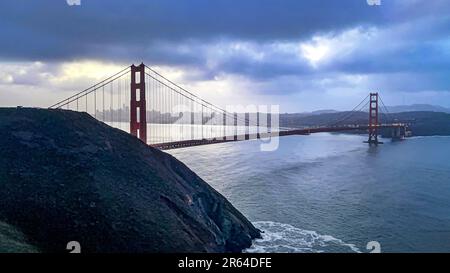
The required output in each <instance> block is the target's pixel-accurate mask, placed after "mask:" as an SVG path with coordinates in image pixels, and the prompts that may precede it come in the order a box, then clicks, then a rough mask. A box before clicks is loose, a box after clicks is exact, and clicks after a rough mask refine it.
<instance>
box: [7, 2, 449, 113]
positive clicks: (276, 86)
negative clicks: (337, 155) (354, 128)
mask: <svg viewBox="0 0 450 273" xmlns="http://www.w3.org/2000/svg"><path fill="white" fill-rule="evenodd" d="M448 14H450V5H448V2H447V1H446V0H435V1H425V0H415V1H411V0H392V1H382V5H381V6H379V7H373V6H369V5H367V3H366V1H365V0H346V1H335V0H317V1H298V0H285V1H282V2H280V1H273V0H246V1H239V2H237V1H229V0H215V1H212V0H190V1H176V0H153V1H139V0H128V1H113V0H111V1H102V0H90V1H83V3H82V5H81V6H78V7H71V6H68V5H67V3H66V2H65V1H63V0H61V1H54V0H40V1H27V0H4V1H1V2H0V25H1V26H2V27H1V28H0V37H2V38H1V39H2V42H1V43H0V89H2V90H3V94H5V93H6V92H9V91H5V90H8V89H9V87H11V86H16V87H17V86H21V88H25V87H27V88H34V90H38V89H39V90H40V89H44V88H47V89H48V90H53V91H54V92H58V94H60V93H64V92H69V91H68V90H78V89H83V88H84V87H86V86H89V85H91V84H92V83H93V82H95V81H97V80H98V79H99V77H101V76H102V75H107V73H114V72H116V71H114V70H115V69H116V68H117V70H120V69H121V67H122V66H125V65H128V64H131V63H133V62H134V63H140V62H141V61H145V62H146V63H148V64H149V65H152V66H156V67H158V68H159V69H161V70H163V71H164V73H168V74H169V75H170V76H173V77H174V78H175V80H176V81H177V82H180V83H182V84H184V85H185V86H188V87H190V88H192V89H194V90H196V88H198V90H199V92H200V93H202V94H203V95H206V96H210V98H211V99H214V97H215V95H217V96H218V97H220V100H221V101H226V100H229V99H231V98H232V97H233V96H234V95H233V92H234V93H236V92H237V91H239V92H238V93H239V95H240V97H241V98H242V100H244V98H243V97H244V94H245V96H246V98H245V99H246V100H250V98H252V99H254V98H255V96H261V97H259V99H261V100H262V101H279V102H281V101H283V100H284V103H285V104H290V103H292V105H293V106H292V107H295V104H296V103H297V105H299V104H303V105H309V103H308V101H310V102H311V104H315V103H318V102H319V101H320V99H319V98H320V96H322V97H323V96H324V95H327V96H328V97H332V98H336V101H334V102H335V103H340V104H341V105H346V104H347V101H345V102H344V99H342V100H341V101H339V100H337V98H338V97H339V96H341V97H345V98H348V97H351V96H359V95H360V94H362V93H367V92H368V90H383V91H384V92H388V93H390V94H395V93H397V94H400V93H401V94H403V93H405V92H411V93H416V94H419V93H421V92H427V94H433V96H438V95H436V94H439V93H440V94H444V93H446V92H447V93H448V92H450V87H449V86H450V82H449V79H448V74H449V72H450V71H449V70H450V39H449V38H448V37H450V17H448ZM208 88H210V90H211V91H209V92H207V91H206V90H207V89H208ZM16 89H17V88H16ZM2 90H0V91H2ZM33 94H34V93H33ZM210 94H211V95H210ZM218 94H219V95H218ZM58 96H59V95H58ZM226 96H228V99H227V98H226ZM415 96H416V97H417V98H423V97H421V96H419V95H415ZM443 96H444V95H443ZM288 97H289V99H288ZM393 97H394V96H393ZM295 100H302V101H301V103H300V102H298V101H297V102H295ZM3 101H5V100H3ZM291 101H292V102H291ZM317 107H320V108H323V107H324V106H322V105H319V106H317ZM305 108H307V107H306V106H305ZM329 108H333V107H329ZM335 108H337V107H335Z"/></svg>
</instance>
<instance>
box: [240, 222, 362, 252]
mask: <svg viewBox="0 0 450 273" xmlns="http://www.w3.org/2000/svg"><path fill="white" fill-rule="evenodd" d="M253 224H254V225H255V227H257V228H259V229H260V230H262V231H263V232H264V233H262V239H256V240H254V242H253V244H252V246H251V247H250V248H247V249H245V250H244V252H247V253H289V252H290V253H292V252H317V253H320V252H357V253H360V252H361V251H360V250H359V249H358V248H357V247H356V246H355V245H353V244H347V243H345V242H343V241H342V240H340V239H337V238H334V237H333V236H330V235H321V234H318V233H317V232H315V231H311V230H304V229H300V228H296V227H294V226H291V225H289V224H283V223H277V222H271V221H259V222H254V223H253Z"/></svg>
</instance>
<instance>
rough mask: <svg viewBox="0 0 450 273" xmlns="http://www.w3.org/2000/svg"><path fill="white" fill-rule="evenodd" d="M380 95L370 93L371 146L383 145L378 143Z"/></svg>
mask: <svg viewBox="0 0 450 273" xmlns="http://www.w3.org/2000/svg"><path fill="white" fill-rule="evenodd" d="M378 120H379V119H378V93H370V101H369V129H368V131H369V139H368V140H367V143H369V144H375V145H378V144H382V142H379V141H378V126H379V124H378Z"/></svg>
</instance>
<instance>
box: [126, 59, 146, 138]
mask: <svg viewBox="0 0 450 273" xmlns="http://www.w3.org/2000/svg"><path fill="white" fill-rule="evenodd" d="M136 74H138V76H136ZM137 79H139V81H137ZM130 85H131V86H130V91H131V96H130V134H132V135H133V136H136V137H137V138H139V139H140V140H141V141H143V142H144V143H147V109H146V101H145V65H144V64H143V63H142V64H140V65H139V66H135V65H134V64H133V65H132V66H131V83H130Z"/></svg>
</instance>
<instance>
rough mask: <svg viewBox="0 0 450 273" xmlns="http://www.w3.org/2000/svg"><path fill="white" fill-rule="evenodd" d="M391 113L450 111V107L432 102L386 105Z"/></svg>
mask: <svg viewBox="0 0 450 273" xmlns="http://www.w3.org/2000/svg"><path fill="white" fill-rule="evenodd" d="M386 108H387V109H388V111H389V112H391V113H401V112H424V111H425V112H443V113H450V108H445V107H442V106H438V105H431V104H412V105H397V106H387V107H386Z"/></svg>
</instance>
